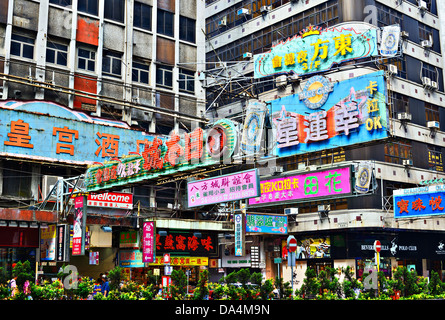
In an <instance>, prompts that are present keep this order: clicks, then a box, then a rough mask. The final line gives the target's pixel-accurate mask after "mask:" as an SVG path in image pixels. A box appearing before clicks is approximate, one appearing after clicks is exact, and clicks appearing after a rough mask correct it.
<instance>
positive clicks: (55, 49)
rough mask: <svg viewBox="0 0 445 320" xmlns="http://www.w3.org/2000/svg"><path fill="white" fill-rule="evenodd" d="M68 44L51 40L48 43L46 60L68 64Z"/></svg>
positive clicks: (62, 64) (63, 64)
mask: <svg viewBox="0 0 445 320" xmlns="http://www.w3.org/2000/svg"><path fill="white" fill-rule="evenodd" d="M67 58H68V46H66V45H63V44H59V43H54V42H49V41H48V43H47V45H46V62H49V63H54V64H58V65H61V66H66V65H67V64H68V60H67Z"/></svg>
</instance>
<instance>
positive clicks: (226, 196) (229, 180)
mask: <svg viewBox="0 0 445 320" xmlns="http://www.w3.org/2000/svg"><path fill="white" fill-rule="evenodd" d="M187 194H188V206H189V208H191V207H197V206H203V205H208V204H214V203H221V202H228V201H235V200H242V199H247V198H253V197H257V196H258V195H259V194H260V183H259V176H258V169H251V170H246V171H242V172H237V173H231V174H227V175H223V176H218V177H216V178H209V179H202V180H196V181H191V182H188V183H187Z"/></svg>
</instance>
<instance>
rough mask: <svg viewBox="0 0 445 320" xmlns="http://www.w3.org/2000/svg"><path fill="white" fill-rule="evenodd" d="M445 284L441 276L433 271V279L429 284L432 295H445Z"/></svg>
mask: <svg viewBox="0 0 445 320" xmlns="http://www.w3.org/2000/svg"><path fill="white" fill-rule="evenodd" d="M444 289H445V288H444V284H443V283H442V281H441V280H440V277H439V274H438V273H437V272H435V271H434V270H433V271H431V279H430V283H429V284H428V290H429V292H430V294H431V295H433V296H436V295H441V294H443V293H444Z"/></svg>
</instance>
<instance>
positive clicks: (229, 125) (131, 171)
mask: <svg viewBox="0 0 445 320" xmlns="http://www.w3.org/2000/svg"><path fill="white" fill-rule="evenodd" d="M236 139H237V135H236V130H235V125H234V123H233V122H232V121H230V120H227V119H221V120H219V121H217V122H216V123H214V124H213V126H212V127H211V128H210V129H209V130H206V131H205V132H204V130H203V129H201V128H196V129H194V130H193V131H192V132H191V133H185V134H183V135H182V136H180V135H178V134H176V133H174V132H172V133H171V135H170V136H169V137H167V138H166V139H161V138H158V137H156V138H154V139H153V141H146V142H145V144H144V146H143V148H142V151H141V152H140V153H139V154H134V153H133V154H130V155H128V156H125V157H123V158H122V159H119V160H113V161H109V162H108V163H106V164H104V165H94V166H91V167H90V168H89V169H88V170H87V172H86V177H85V185H86V187H87V190H88V191H97V190H101V189H105V188H110V187H115V186H122V185H125V184H128V183H134V182H140V181H143V180H146V179H150V178H155V177H161V176H163V175H167V174H173V173H177V172H181V171H188V170H192V169H196V168H199V167H203V166H208V165H212V164H219V163H221V160H225V159H227V158H230V157H231V156H232V155H233V152H234V150H235V145H236V143H237V141H236Z"/></svg>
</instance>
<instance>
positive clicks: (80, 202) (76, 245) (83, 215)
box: [72, 196, 87, 256]
mask: <svg viewBox="0 0 445 320" xmlns="http://www.w3.org/2000/svg"><path fill="white" fill-rule="evenodd" d="M85 202H86V196H79V197H76V198H74V221H73V248H72V255H73V256H81V255H84V254H85V227H86V219H87V212H86V205H85Z"/></svg>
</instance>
